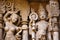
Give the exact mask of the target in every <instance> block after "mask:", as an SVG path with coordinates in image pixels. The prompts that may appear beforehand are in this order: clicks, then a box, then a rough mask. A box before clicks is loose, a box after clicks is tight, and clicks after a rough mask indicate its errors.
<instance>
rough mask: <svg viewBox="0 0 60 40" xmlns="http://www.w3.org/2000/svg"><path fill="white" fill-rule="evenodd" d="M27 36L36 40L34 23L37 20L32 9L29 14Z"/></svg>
mask: <svg viewBox="0 0 60 40" xmlns="http://www.w3.org/2000/svg"><path fill="white" fill-rule="evenodd" d="M29 18H30V23H29V34H30V35H31V36H32V40H36V39H35V38H36V24H35V21H36V20H37V19H38V15H37V13H35V12H34V9H31V14H30V15H29Z"/></svg>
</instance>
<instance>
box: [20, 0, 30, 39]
mask: <svg viewBox="0 0 60 40" xmlns="http://www.w3.org/2000/svg"><path fill="white" fill-rule="evenodd" d="M20 10H21V11H20V15H21V16H22V29H23V32H22V40H28V25H27V24H28V16H29V12H30V7H29V4H28V1H26V0H20Z"/></svg>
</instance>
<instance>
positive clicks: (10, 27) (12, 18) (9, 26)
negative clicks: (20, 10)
mask: <svg viewBox="0 0 60 40" xmlns="http://www.w3.org/2000/svg"><path fill="white" fill-rule="evenodd" d="M16 13H17V12H16V11H8V12H7V13H6V14H5V15H4V22H5V28H4V29H5V31H6V37H5V40H16V38H15V35H14V32H15V30H18V29H19V28H18V27H17V26H16V25H14V24H13V23H15V22H16V21H17V20H18V18H19V16H18V15H17V14H16Z"/></svg>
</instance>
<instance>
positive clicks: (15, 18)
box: [11, 14, 18, 23]
mask: <svg viewBox="0 0 60 40" xmlns="http://www.w3.org/2000/svg"><path fill="white" fill-rule="evenodd" d="M17 19H18V16H17V14H12V15H11V21H12V22H13V23H14V22H16V21H17Z"/></svg>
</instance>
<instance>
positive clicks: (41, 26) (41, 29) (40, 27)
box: [36, 20, 48, 38]
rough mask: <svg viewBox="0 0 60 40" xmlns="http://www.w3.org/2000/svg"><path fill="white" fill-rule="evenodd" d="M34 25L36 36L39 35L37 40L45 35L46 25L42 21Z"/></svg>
mask: <svg viewBox="0 0 60 40" xmlns="http://www.w3.org/2000/svg"><path fill="white" fill-rule="evenodd" d="M36 25H37V27H38V31H37V34H38V35H39V38H40V37H41V36H42V35H46V29H47V27H48V23H47V22H46V21H45V20H43V21H40V22H38V23H36ZM40 35H41V36H40Z"/></svg>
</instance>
